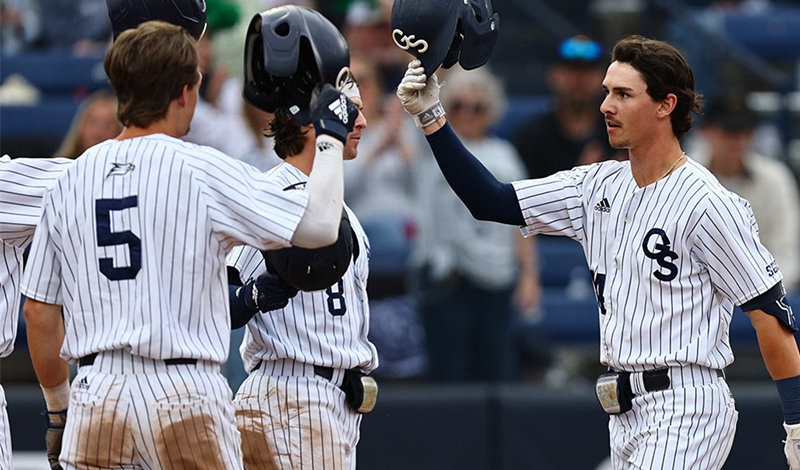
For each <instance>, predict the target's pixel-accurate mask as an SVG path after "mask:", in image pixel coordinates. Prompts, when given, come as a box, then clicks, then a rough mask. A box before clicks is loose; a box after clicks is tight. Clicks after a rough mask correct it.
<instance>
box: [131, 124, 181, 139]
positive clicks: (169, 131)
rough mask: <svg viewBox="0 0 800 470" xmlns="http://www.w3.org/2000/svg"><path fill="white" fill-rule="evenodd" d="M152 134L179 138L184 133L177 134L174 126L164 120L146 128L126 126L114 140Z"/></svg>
mask: <svg viewBox="0 0 800 470" xmlns="http://www.w3.org/2000/svg"><path fill="white" fill-rule="evenodd" d="M153 134H166V135H168V136H171V137H175V138H181V137H183V136H184V135H186V133H185V132H184V133H181V132H178V131H177V130H176V129H175V126H171V125H169V123H167V122H166V121H164V120H161V121H157V122H154V123H153V124H151V125H149V126H147V127H138V126H128V127H125V128H123V129H122V132H121V133H120V134H119V135H118V136H117V137H116V140H125V139H133V138H136V137H143V136H146V135H153Z"/></svg>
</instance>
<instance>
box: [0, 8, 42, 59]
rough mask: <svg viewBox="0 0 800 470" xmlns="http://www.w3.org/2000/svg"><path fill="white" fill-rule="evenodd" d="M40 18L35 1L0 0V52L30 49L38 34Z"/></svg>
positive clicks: (6, 52)
mask: <svg viewBox="0 0 800 470" xmlns="http://www.w3.org/2000/svg"><path fill="white" fill-rule="evenodd" d="M40 27H41V20H40V18H39V9H38V5H37V3H36V2H32V1H30V0H3V1H2V2H0V52H2V53H3V54H17V53H19V52H25V51H27V50H28V49H30V48H31V47H32V46H33V44H34V41H36V38H37V37H38V36H39V28H40Z"/></svg>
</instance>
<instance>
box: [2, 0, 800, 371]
mask: <svg viewBox="0 0 800 470" xmlns="http://www.w3.org/2000/svg"><path fill="white" fill-rule="evenodd" d="M206 3H207V8H208V30H207V33H206V34H205V36H204V37H203V38H202V40H201V42H200V47H201V51H202V64H201V67H202V72H203V75H204V79H203V88H202V90H201V99H200V101H199V102H198V105H197V109H196V112H195V117H194V120H193V122H192V126H191V132H190V133H189V135H187V137H186V140H189V141H193V142H197V143H200V144H205V145H210V146H213V147H216V148H218V149H220V150H222V151H224V152H225V153H227V154H229V155H231V156H233V157H235V158H239V159H241V160H244V161H246V162H248V163H250V164H251V165H253V166H255V167H257V168H259V169H261V170H265V169H268V168H270V167H272V166H274V165H275V164H277V163H278V162H279V161H280V159H279V158H278V157H277V155H276V154H275V153H274V151H273V150H272V142H271V140H270V139H269V138H267V137H265V136H264V135H263V132H262V129H263V128H264V127H265V125H266V122H267V119H268V117H269V116H268V115H267V114H265V113H264V112H262V111H259V110H257V109H255V108H254V107H252V106H250V105H248V104H246V103H245V102H244V101H243V99H242V98H241V88H242V77H241V62H242V59H241V51H242V49H243V39H244V31H245V30H246V28H247V25H248V23H249V21H250V18H251V17H252V13H254V12H256V11H261V10H265V9H267V8H270V7H272V6H276V5H277V4H279V3H296V4H302V5H306V6H309V7H313V8H316V9H318V10H320V11H322V12H323V13H324V14H325V15H326V16H327V17H329V18H330V19H331V20H332V21H334V23H335V24H337V25H338V26H340V29H341V30H342V32H343V33H344V34H345V36H346V37H347V40H348V42H349V44H350V47H351V56H352V59H351V71H352V73H353V74H354V76H355V78H356V80H357V81H358V83H359V87H360V89H361V94H362V98H363V101H364V114H365V116H366V118H367V120H368V127H367V128H366V129H365V130H364V131H363V136H362V140H361V144H360V151H359V157H358V158H357V159H355V160H354V161H351V162H347V163H346V164H345V188H347V189H346V193H345V201H346V202H347V204H348V205H349V206H350V207H351V208H352V209H353V211H354V212H355V213H356V214H357V215H358V217H359V219H360V220H361V222H362V225H363V226H364V228H365V230H366V231H367V234H368V236H369V237H370V240H371V247H370V256H371V258H370V266H371V275H370V281H369V290H370V299H371V300H370V308H371V312H372V320H371V336H372V339H373V341H374V343H375V344H376V346H377V348H378V351H379V354H380V357H381V364H382V365H381V368H380V369H379V370H378V371H377V372H376V374H377V375H380V376H383V377H385V378H393V379H402V380H424V381H432V382H466V381H487V382H501V381H502V382H511V381H520V380H536V381H547V380H554V379H553V377H555V376H557V375H558V373H559V370H558V368H559V367H560V366H563V364H562V365H559V363H558V360H557V358H556V357H555V355H554V354H553V348H550V347H548V340H547V338H546V335H542V336H541V337H538V338H537V339H536V341H534V342H533V343H535V347H531V343H532V342H531V341H529V339H526V338H523V337H521V335H520V331H521V328H520V325H522V324H536V322H538V321H541V318H540V317H541V315H542V314H543V313H542V308H541V300H542V296H543V294H544V289H545V288H544V287H543V282H542V276H545V275H547V273H543V272H541V271H540V263H539V250H540V249H543V248H542V245H545V246H546V245H547V241H546V240H541V239H537V238H529V239H525V238H523V237H522V236H521V235H520V232H519V230H517V229H515V228H513V227H508V226H501V225H499V224H494V223H489V222H480V221H476V220H474V219H473V218H472V217H471V216H470V215H469V214H468V213H467V210H466V208H465V207H464V206H463V205H462V204H461V203H460V201H459V200H458V199H457V198H456V196H455V195H454V194H453V193H452V191H451V190H450V189H449V187H448V185H447V183H446V182H445V181H444V179H443V177H442V176H441V173H440V172H439V171H438V169H437V168H436V163H435V161H434V160H433V157H432V155H431V153H430V151H429V149H428V146H427V144H426V142H425V140H424V137H423V135H422V133H421V132H418V131H415V129H414V124H413V122H412V121H411V120H410V118H409V117H408V116H407V115H406V114H405V113H404V111H403V110H402V108H401V106H400V103H399V102H398V100H397V99H396V98H395V96H394V92H395V88H396V85H397V83H398V82H399V79H400V77H401V75H402V72H403V71H404V69H405V67H406V63H407V61H408V60H409V56H408V55H406V54H405V52H403V51H402V50H400V49H399V48H398V47H396V46H395V45H394V44H393V43H392V40H391V33H390V29H391V28H390V23H389V16H390V10H391V3H392V2H391V0H349V1H348V0H337V1H324V2H323V1H317V2H314V1H298V2H280V1H276V0H238V1H235V0H206ZM512 3H514V2H510V1H509V2H504V1H502V0H495V1H494V2H493V4H494V8H495V11H498V12H499V13H500V15H501V17H503V18H502V20H503V28H507V29H504V30H503V31H501V37H503V36H504V34H505V35H506V36H505V37H506V38H510V39H509V41H518V43H517V44H516V52H517V53H519V52H524V51H526V50H528V44H527V43H525V42H524V41H523V40H522V39H520V38H521V36H520V34H521V33H520V31H524V30H525V27H526V25H525V24H522V25H520V24H519V23H525V22H526V21H527V18H523V21H519V20H518V21H517V22H516V23H517V25H516V28H515V26H514V25H515V22H514V18H513V17H512V16H511V15H509V16H504V6H505V5H506V4H509V5H510V4H512ZM586 3H587V2H575V1H563V2H555V1H550V2H536V4H537V5H539V6H531V7H530V8H531V9H537V10H536V11H535V13H537V14H540V15H554V16H543V19H546V18H550V19H553V18H555V19H559V18H561V19H564V20H569V22H568V23H566V24H567V25H569V26H570V27H569V28H563V30H562V31H556V30H555V28H556V27H557V25H558V22H556V21H553V22H551V24H550V26H549V27H550V28H551V29H550V30H549V31H548V30H547V29H548V28H541V30H539V31H536V32H531V33H530V34H531V37H532V38H534V39H535V38H537V37H542V36H543V35H544V36H546V37H547V40H546V41H544V42H543V44H545V45H546V47H540V48H538V49H536V50H537V51H539V52H540V54H539V55H540V57H539V59H540V62H541V64H542V65H541V68H540V69H535V68H534V69H532V70H531V69H530V67H523V66H522V65H519V66H518V68H517V69H516V70H515V69H514V67H515V66H514V62H513V61H511V65H509V61H503V60H502V59H503V54H504V52H507V48H506V46H505V45H501V46H500V47H502V48H503V49H502V50H498V51H497V53H496V55H497V60H496V61H495V60H494V59H493V61H490V63H489V65H487V66H484V67H482V68H480V69H477V70H471V71H464V70H461V69H458V68H452V69H448V70H440V71H439V72H438V75H439V81H440V83H443V84H444V85H443V88H442V101H443V104H444V107H445V109H447V110H448V119H449V122H450V123H451V125H452V126H453V128H454V130H455V131H456V133H458V134H459V136H460V137H461V138H462V140H463V141H464V142H465V143H466V145H467V146H468V147H469V149H470V150H471V151H472V152H473V153H474V154H475V155H476V156H477V157H478V158H479V159H480V160H481V161H482V162H483V163H484V165H486V166H487V167H488V168H489V169H490V170H491V171H492V172H493V173H494V175H495V176H496V177H497V178H498V179H500V180H502V181H509V182H510V181H515V180H520V179H524V178H528V177H542V176H547V175H549V174H552V173H554V172H556V171H559V170H564V169H568V168H571V167H573V166H575V165H584V164H590V163H594V162H599V161H603V160H607V159H618V158H624V153H620V152H618V151H616V150H615V149H613V148H611V147H610V146H609V144H608V140H607V137H606V130H605V123H604V120H603V116H602V115H601V114H600V112H599V105H600V102H601V101H602V99H603V91H602V87H601V83H602V80H603V76H604V73H605V68H606V66H607V58H608V51H607V47H608V45H609V44H610V43H612V42H613V41H614V40H616V39H617V37H615V34H616V33H620V32H623V31H624V32H640V33H643V34H645V35H648V34H649V30H648V29H647V28H648V26H649V25H646V24H642V23H644V21H643V20H642V18H641V17H636V16H635V15H633V14H632V13H631V12H632V11H633V12H634V13H635V10H636V9H635V5H636V4H639V6H640V11H639V13H641V11H643V10H644V9H645V6H643V5H644V4H648V3H658V2H644V1H641V2H636V1H633V2H613V1H602V0H595V1H593V2H589V3H591V8H587V7H586ZM623 3H624V4H626V5H627V7H626V8H628V10H626V11H622V10H621V8H622V5H621V4H623ZM679 3H681V2H679ZM780 3H782V2H769V1H765V0H760V1H754V0H749V1H724V2H720V1H706V2H699V1H694V2H682V4H683V5H685V6H687V7H694V8H702V9H703V10H700V11H701V14H700V15H699V16H698V18H699V20H698V21H700V20H703V21H704V22H705V23H704V24H710V25H712V26H709V27H713V24H714V22H713V18H714V15H715V14H718V13H719V12H724V11H737V10H747V11H758V9H766V8H770V7H771V6H772V5H773V4H776V5H777V4H780ZM0 5H1V8H2V10H0V22H1V23H2V28H0V41H1V42H0V47H1V49H2V54H3V55H4V56H10V55H13V54H24V53H27V52H31V51H41V50H49V51H63V53H64V54H73V55H76V56H82V57H86V56H98V57H102V55H103V53H104V51H105V49H106V48H107V46H108V44H109V43H110V36H111V32H110V25H109V22H108V17H107V12H106V8H105V2H102V1H98V0H2V3H0ZM632 5H633V6H632ZM509 8H510V7H509ZM614 12H616V13H620V12H621V13H624V14H617V15H614ZM528 28H529V26H528ZM632 28H633V29H632ZM685 28H687V26H686V25H675V26H673V27H672V28H671V29H670V28H668V27H660V28H658V29H657V30H655V29H654V31H658V32H659V34H661V33H663V34H668V33H669V31H673V34H676V35H677V36H676V37H675V39H676V41H675V43H676V45H678V46H681V41H680V34H681V32H682V31H683V32H685V30H686V29H685ZM529 29H530V28H529ZM512 45H513V43H512ZM698 49H701V48H699V47H698V45H697V44H695V45H694V46H693V47H692V46H690V45H687V46H686V49H685V52H686V53H687V54H688V55H689V58H690V60H691V59H692V58H693V56H692V53H693V52H694V53H697V54H700V53H701V52H702V51H700V50H698ZM695 57H699V56H695ZM698 60H699V59H698ZM794 61H795V62H796V63H795V67H798V68H800V66H798V65H797V64H798V63H800V62H797V61H798V59H797V58H796V57H795V58H794ZM709 67H712V68H710V69H709ZM520 72H525V73H530V74H531V75H532V76H531V78H530V80H531V81H532V82H533V81H535V80H538V81H541V82H542V83H543V84H544V86H545V88H544V89H542V90H540V91H539V92H538V93H537V96H541V100H539V102H541V103H542V105H541V110H540V111H539V112H533V113H532V112H517V114H513V113H511V112H510V111H511V110H512V109H513V110H516V111H519V107H518V106H517V107H515V101H514V100H515V99H516V98H518V97H520V95H522V93H520V92H519V90H518V85H514V88H516V90H515V91H513V93H512V92H509V91H508V86H507V84H510V83H518V82H519V81H525V80H528V79H527V78H526V77H525V76H521V77H520V75H519V73H520ZM699 73H703V74H704V75H702V76H698V83H699V88H700V89H701V91H703V93H704V94H705V95H706V98H707V100H706V102H707V104H706V106H707V109H706V113H705V114H704V116H702V117H701V119H699V120H698V122H697V123H696V126H695V130H694V131H693V132H691V133H690V135H689V136H688V137H687V138H686V142H685V143H684V149H685V150H686V152H687V154H688V155H689V156H690V157H691V158H693V159H695V160H698V161H700V162H702V163H703V164H705V165H707V167H708V168H709V169H710V170H711V171H712V172H713V173H714V174H715V175H716V176H717V177H718V178H719V180H720V182H721V183H722V184H723V185H725V186H726V187H727V188H728V189H730V190H731V191H734V192H736V193H738V194H740V195H741V196H743V197H745V198H746V199H748V200H749V201H750V203H751V205H752V209H753V212H754V214H755V216H756V220H757V222H758V224H759V229H760V237H761V240H762V242H763V243H764V245H765V246H766V247H767V248H768V249H770V250H771V251H772V253H774V255H775V257H776V258H777V261H778V265H779V266H780V268H781V270H782V271H783V273H784V276H785V278H784V285H785V286H787V288H788V289H791V290H792V291H794V290H796V289H797V287H798V282H800V236H799V235H798V233H800V231H798V227H797V225H798V224H800V196H799V195H798V188H797V181H798V178H797V173H796V171H794V169H793V167H792V166H791V165H789V164H787V162H788V161H789V158H788V149H787V148H786V146H785V145H782V143H783V142H785V141H786V139H785V135H782V134H781V133H782V132H783V133H784V134H785V132H786V126H781V125H779V124H776V123H775V122H774V120H770V119H768V118H767V117H765V116H764V114H763V113H761V112H759V110H758V109H757V107H756V106H754V105H753V102H752V100H751V99H748V97H749V96H750V95H751V92H753V91H758V90H759V89H763V88H764V87H763V85H761V84H759V82H758V79H757V77H756V78H754V77H753V76H752V73H750V72H749V71H748V70H747V68H746V67H741V66H737V64H731V63H729V62H715V63H712V64H711V65H709V64H707V63H705V62H704V66H703V67H702V70H701V72H698V74H699ZM533 75H535V77H536V78H535V79H534V78H533ZM731 77H732V78H731ZM734 84H735V86H734ZM703 86H706V87H707V88H703ZM759 87H761V88H759ZM796 87H797V84H795V88H796ZM114 110H115V99H114V97H113V95H112V94H111V93H110V92H109V91H107V90H99V91H96V92H94V93H92V94H89V95H88V96H87V97H85V98H83V99H82V102H81V104H80V106H79V108H78V111H77V113H76V114H75V116H74V119H73V122H72V125H71V127H70V129H69V131H68V132H67V133H66V135H65V136H64V139H63V142H62V144H61V145H60V146H59V147H58V148H57V149H54V151H53V155H55V156H64V157H71V158H74V157H77V156H78V155H80V154H81V153H82V152H83V151H84V150H85V149H86V148H88V147H89V146H92V145H94V144H96V143H98V142H101V141H103V140H105V139H108V138H112V137H114V136H116V135H117V134H118V133H119V132H120V126H119V124H118V122H117V120H116V115H115V111H114ZM509 116H512V118H509ZM1 150H2V149H0V151H1ZM565 288H566V286H565ZM589 295H591V293H589ZM594 314H595V312H587V319H586V321H587V322H593V321H596V319H595V317H594ZM21 336H22V337H23V338H24V335H21ZM587 342H588V343H589V344H595V343H596V338H594V337H593V338H587ZM234 354H236V353H235V350H234ZM591 359H592V360H593V361H595V362H596V358H594V357H593V358H591Z"/></svg>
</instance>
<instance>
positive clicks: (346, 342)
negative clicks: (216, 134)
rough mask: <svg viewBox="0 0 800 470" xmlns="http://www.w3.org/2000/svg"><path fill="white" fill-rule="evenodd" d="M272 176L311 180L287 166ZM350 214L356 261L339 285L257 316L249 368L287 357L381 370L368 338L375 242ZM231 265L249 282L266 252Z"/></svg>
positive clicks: (241, 252)
mask: <svg viewBox="0 0 800 470" xmlns="http://www.w3.org/2000/svg"><path fill="white" fill-rule="evenodd" d="M268 175H269V177H270V178H272V179H273V180H275V181H277V182H279V184H280V185H281V186H283V187H284V188H288V187H297V186H298V185H302V183H303V182H305V181H306V179H307V176H305V175H304V174H303V173H302V172H301V171H300V170H298V169H297V168H295V167H294V166H292V165H290V164H286V163H282V164H280V165H278V166H277V167H275V168H274V169H272V170H270V171H269V172H268ZM289 192H294V191H289ZM347 211H348V216H349V218H350V224H351V225H352V227H353V230H354V232H355V233H356V237H357V239H358V243H359V247H360V248H359V250H360V255H359V256H358V259H357V260H356V263H355V264H351V265H350V267H349V268H348V269H347V271H346V272H345V274H344V276H343V277H342V280H341V281H340V282H339V283H338V284H337V285H334V286H331V287H329V288H328V289H326V290H324V291H317V292H300V293H298V294H297V295H296V296H295V297H294V298H292V299H291V300H290V301H289V304H288V305H287V306H286V308H283V309H281V310H276V311H274V312H270V313H268V314H260V315H256V316H255V317H253V319H252V320H250V323H248V325H247V331H246V332H245V337H244V341H243V342H242V348H241V352H242V359H243V361H244V364H245V367H246V368H247V370H252V369H253V367H255V365H256V364H257V363H258V361H259V360H262V359H265V360H273V359H284V358H289V359H294V360H297V361H299V362H305V363H309V364H315V365H319V366H327V367H333V368H335V369H351V368H354V367H358V368H360V369H361V370H363V371H364V372H370V371H372V370H373V369H375V368H376V367H377V366H378V355H377V351H376V350H375V346H374V345H372V343H370V342H369V340H368V339H367V334H368V332H369V304H368V299H367V276H368V274H369V241H368V240H367V235H366V234H365V233H364V229H363V228H362V227H361V224H360V223H359V221H358V219H357V218H356V216H355V214H354V213H353V212H352V211H350V209H349V208H347ZM228 265H230V266H232V267H234V268H236V269H237V270H238V271H239V275H240V277H241V278H242V280H243V281H246V280H247V279H249V278H251V277H255V276H258V275H259V274H261V273H262V272H263V271H265V270H266V266H265V264H264V258H263V257H262V256H261V253H259V252H258V251H257V250H256V249H254V248H252V247H237V248H235V249H234V250H232V251H231V253H230V254H229V255H228Z"/></svg>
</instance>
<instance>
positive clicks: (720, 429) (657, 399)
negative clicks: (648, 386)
mask: <svg viewBox="0 0 800 470" xmlns="http://www.w3.org/2000/svg"><path fill="white" fill-rule="evenodd" d="M633 406H634V409H633V410H632V411H629V412H627V413H624V414H620V415H612V416H610V417H609V418H610V420H609V423H608V430H609V435H610V437H611V462H612V466H613V467H614V468H615V469H626V470H627V469H631V470H633V469H659V470H696V469H703V470H714V469H720V468H722V466H723V465H724V463H725V460H726V459H727V457H728V453H729V452H730V450H731V445H732V444H733V437H734V434H735V429H736V421H737V419H738V416H739V413H738V412H737V411H736V410H735V408H734V401H733V397H731V395H730V390H729V389H728V385H727V384H726V383H725V380H724V379H722V378H720V379H718V380H716V381H715V382H714V383H711V384H704V385H699V386H697V385H695V386H691V385H685V386H683V387H675V388H670V389H667V390H662V391H658V392H651V393H647V394H644V395H639V396H637V397H635V398H634V403H633Z"/></svg>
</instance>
